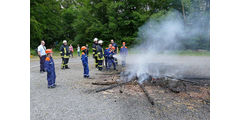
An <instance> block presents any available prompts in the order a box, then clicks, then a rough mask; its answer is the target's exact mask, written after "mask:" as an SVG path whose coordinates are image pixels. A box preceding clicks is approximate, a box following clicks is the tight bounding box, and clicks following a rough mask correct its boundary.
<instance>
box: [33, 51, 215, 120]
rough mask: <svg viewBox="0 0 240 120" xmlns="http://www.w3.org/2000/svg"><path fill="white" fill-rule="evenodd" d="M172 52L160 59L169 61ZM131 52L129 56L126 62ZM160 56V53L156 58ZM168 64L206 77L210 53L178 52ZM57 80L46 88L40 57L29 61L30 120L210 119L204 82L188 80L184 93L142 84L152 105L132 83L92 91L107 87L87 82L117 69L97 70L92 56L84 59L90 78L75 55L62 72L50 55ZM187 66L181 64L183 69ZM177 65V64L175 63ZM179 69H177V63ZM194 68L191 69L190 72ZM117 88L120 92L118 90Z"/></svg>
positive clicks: (108, 76)
mask: <svg viewBox="0 0 240 120" xmlns="http://www.w3.org/2000/svg"><path fill="white" fill-rule="evenodd" d="M172 57H174V56H170V57H164V60H163V61H169V59H172ZM133 58H134V55H131V56H129V58H128V61H129V62H128V63H129V64H133V62H131V60H132V59H133ZM160 58H161V57H160ZM175 60H176V61H178V62H173V63H174V64H178V65H179V66H180V65H181V66H182V65H183V62H184V61H188V62H184V63H186V66H187V65H189V64H194V65H195V66H193V67H192V66H191V68H193V69H192V70H187V69H186V71H187V72H186V71H185V72H180V73H185V74H186V73H189V74H192V75H191V76H194V75H195V74H196V73H200V74H198V75H201V76H199V77H209V62H210V61H209V57H205V56H194V57H193V56H183V57H177V59H175ZM54 62H55V69H56V76H57V78H56V84H57V87H56V88H54V89H48V88H47V80H46V78H47V74H46V73H42V74H40V72H39V69H40V68H39V61H38V60H37V59H36V60H31V62H30V65H31V66H30V68H31V70H30V72H31V73H30V87H31V88H30V96H31V103H30V106H31V109H30V110H31V120H208V119H210V104H209V101H210V95H209V91H210V88H209V85H202V86H198V85H191V84H187V91H186V92H181V93H173V92H171V91H169V90H167V89H165V88H162V87H159V86H145V88H146V89H147V91H148V92H149V94H150V96H151V97H152V98H153V100H154V102H155V105H153V106H152V105H151V104H150V103H149V102H148V100H147V98H146V96H145V95H144V93H143V92H142V91H141V89H140V88H139V86H137V85H125V86H124V87H116V88H113V89H111V90H107V91H103V92H99V93H96V92H95V90H97V89H100V88H104V87H107V86H103V85H102V86H101V85H92V84H91V83H92V82H98V81H112V80H116V79H118V77H119V75H118V73H119V72H120V71H121V70H122V68H121V67H120V66H118V70H119V71H118V72H116V71H108V72H107V71H103V72H100V71H97V70H96V69H95V68H94V65H93V64H94V62H93V59H92V57H89V67H90V68H89V69H90V77H92V79H85V78H83V67H82V63H81V60H80V57H77V56H75V57H74V58H71V59H70V61H69V67H70V68H71V69H68V70H61V69H60V66H61V65H60V64H61V60H60V59H55V60H54ZM186 66H185V67H184V68H186ZM174 68H179V67H174ZM180 68H181V67H180ZM193 70H195V72H193ZM119 90H123V93H120V92H119Z"/></svg>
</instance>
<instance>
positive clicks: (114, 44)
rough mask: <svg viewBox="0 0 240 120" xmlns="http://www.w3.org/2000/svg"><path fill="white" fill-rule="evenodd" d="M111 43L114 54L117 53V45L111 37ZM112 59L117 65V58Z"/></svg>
mask: <svg viewBox="0 0 240 120" xmlns="http://www.w3.org/2000/svg"><path fill="white" fill-rule="evenodd" d="M111 44H112V46H113V47H115V50H114V54H115V55H116V54H118V45H117V43H115V42H114V40H113V39H112V40H111ZM114 61H115V63H116V65H118V60H117V58H114Z"/></svg>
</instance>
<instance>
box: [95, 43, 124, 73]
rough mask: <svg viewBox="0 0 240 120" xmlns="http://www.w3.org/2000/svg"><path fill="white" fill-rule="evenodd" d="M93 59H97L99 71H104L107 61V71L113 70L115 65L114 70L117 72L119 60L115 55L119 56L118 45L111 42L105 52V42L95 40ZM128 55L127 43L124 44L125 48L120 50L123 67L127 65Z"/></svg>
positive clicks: (96, 64)
mask: <svg viewBox="0 0 240 120" xmlns="http://www.w3.org/2000/svg"><path fill="white" fill-rule="evenodd" d="M92 49H93V58H94V59H95V67H96V69H97V70H99V71H102V69H103V62H104V61H105V67H106V69H107V70H109V69H110V68H111V66H112V65H113V69H114V70H116V71H117V68H116V66H117V65H118V60H117V58H116V57H114V55H116V54H118V52H119V51H118V45H117V44H116V43H115V42H114V40H111V43H110V44H109V45H108V47H107V48H106V49H105V50H104V49H103V41H102V40H98V38H94V40H93V45H92ZM127 54H128V50H127V47H126V46H125V42H123V46H122V47H121V48H120V56H121V57H122V65H123V66H125V65H126V56H127Z"/></svg>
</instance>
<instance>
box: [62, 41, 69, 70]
mask: <svg viewBox="0 0 240 120" xmlns="http://www.w3.org/2000/svg"><path fill="white" fill-rule="evenodd" d="M60 54H61V57H62V66H61V69H70V68H69V67H68V61H69V55H70V52H69V47H68V45H67V41H66V40H64V41H63V45H62V46H61V47H60Z"/></svg>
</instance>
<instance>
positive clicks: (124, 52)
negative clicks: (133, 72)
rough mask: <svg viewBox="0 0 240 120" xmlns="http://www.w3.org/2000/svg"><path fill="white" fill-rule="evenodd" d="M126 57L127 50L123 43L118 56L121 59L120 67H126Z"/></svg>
mask: <svg viewBox="0 0 240 120" xmlns="http://www.w3.org/2000/svg"><path fill="white" fill-rule="evenodd" d="M127 55H128V49H127V47H126V46H125V42H123V46H122V47H121V49H120V56H121V57H122V66H123V67H125V66H126V57H127Z"/></svg>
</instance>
